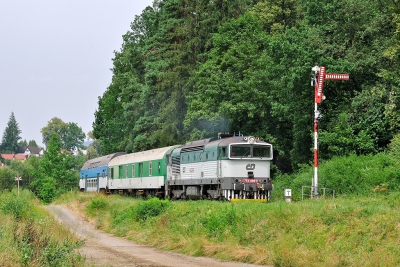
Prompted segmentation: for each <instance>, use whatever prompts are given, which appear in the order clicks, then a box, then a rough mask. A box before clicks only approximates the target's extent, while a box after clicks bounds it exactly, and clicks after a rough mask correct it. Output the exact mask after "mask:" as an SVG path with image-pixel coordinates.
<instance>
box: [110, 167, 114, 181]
mask: <svg viewBox="0 0 400 267" xmlns="http://www.w3.org/2000/svg"><path fill="white" fill-rule="evenodd" d="M110 176H111V177H110V178H111V179H114V168H110Z"/></svg>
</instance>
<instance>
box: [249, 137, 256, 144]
mask: <svg viewBox="0 0 400 267" xmlns="http://www.w3.org/2000/svg"><path fill="white" fill-rule="evenodd" d="M255 142H256V138H254V136H250V137H249V143H250V144H254V143H255Z"/></svg>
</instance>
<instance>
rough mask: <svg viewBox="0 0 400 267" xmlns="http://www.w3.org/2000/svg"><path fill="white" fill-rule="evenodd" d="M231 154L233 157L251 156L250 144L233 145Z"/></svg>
mask: <svg viewBox="0 0 400 267" xmlns="http://www.w3.org/2000/svg"><path fill="white" fill-rule="evenodd" d="M230 156H231V157H233V158H243V157H251V147H250V145H247V144H246V145H232V146H231V151H230Z"/></svg>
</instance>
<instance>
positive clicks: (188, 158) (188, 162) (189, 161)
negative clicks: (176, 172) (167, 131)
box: [188, 155, 190, 163]
mask: <svg viewBox="0 0 400 267" xmlns="http://www.w3.org/2000/svg"><path fill="white" fill-rule="evenodd" d="M189 162H190V156H189V155H188V163H189Z"/></svg>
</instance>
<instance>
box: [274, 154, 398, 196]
mask: <svg viewBox="0 0 400 267" xmlns="http://www.w3.org/2000/svg"><path fill="white" fill-rule="evenodd" d="M313 176H314V168H313V167H312V166H309V168H303V169H302V170H301V171H299V172H298V173H296V174H292V175H281V176H278V177H277V178H276V179H275V181H274V186H275V188H274V189H275V190H274V191H273V192H272V193H273V199H275V200H276V199H283V197H284V194H283V190H284V189H285V188H291V189H292V199H293V200H300V199H301V197H302V196H301V190H302V186H311V181H312V179H313ZM318 186H319V188H323V187H324V188H331V189H333V190H335V193H336V195H352V194H354V195H364V196H366V195H369V194H371V193H384V192H386V193H387V191H398V190H400V169H399V168H398V164H397V163H396V161H395V160H394V158H393V157H392V156H391V155H388V154H386V153H380V154H377V155H366V156H357V155H354V154H353V155H350V156H347V157H335V158H333V159H332V160H329V161H327V162H322V163H321V164H320V166H319V170H318Z"/></svg>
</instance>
